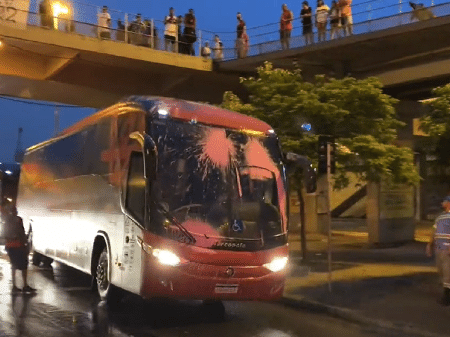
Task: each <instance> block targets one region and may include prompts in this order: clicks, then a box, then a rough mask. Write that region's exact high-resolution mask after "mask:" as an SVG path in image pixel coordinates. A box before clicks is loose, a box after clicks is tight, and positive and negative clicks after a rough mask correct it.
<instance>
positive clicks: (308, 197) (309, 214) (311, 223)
mask: <svg viewBox="0 0 450 337" xmlns="http://www.w3.org/2000/svg"><path fill="white" fill-rule="evenodd" d="M303 192H304V194H303V198H304V200H305V218H306V219H305V220H306V223H305V230H306V233H318V232H319V231H318V228H317V212H316V193H310V194H306V193H305V191H303ZM289 213H290V215H289V226H290V227H289V230H290V231H291V232H296V233H297V232H300V226H301V223H300V205H299V200H298V197H297V192H296V191H291V196H290V204H289Z"/></svg>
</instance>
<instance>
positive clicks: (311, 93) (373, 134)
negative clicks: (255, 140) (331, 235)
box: [222, 62, 420, 240]
mask: <svg viewBox="0 0 450 337" xmlns="http://www.w3.org/2000/svg"><path fill="white" fill-rule="evenodd" d="M241 82H242V83H243V84H244V85H245V86H246V87H247V89H248V90H249V92H250V98H249V103H246V104H244V103H243V102H241V100H240V99H239V98H238V97H237V96H236V95H234V94H233V93H231V92H226V93H225V94H224V99H223V103H222V107H224V108H227V109H230V110H234V111H238V112H241V113H244V114H248V115H251V116H254V117H256V118H259V119H261V120H263V121H265V122H267V123H268V124H269V125H271V126H272V127H273V128H274V130H275V131H276V133H277V134H278V136H279V137H280V140H281V144H282V146H283V148H284V150H286V151H292V152H296V153H299V154H303V155H306V156H307V157H308V158H309V159H310V160H311V161H312V162H313V163H316V164H317V139H318V135H319V134H324V135H331V136H334V137H335V139H336V142H337V144H338V146H337V153H336V158H337V164H336V174H335V175H334V188H337V189H340V188H343V187H345V186H347V185H348V184H349V177H348V173H349V172H353V173H355V174H356V175H357V177H358V178H359V180H360V181H362V182H367V181H374V182H379V181H381V180H382V179H383V180H385V181H388V182H391V183H408V184H415V183H417V182H418V181H419V179H420V177H419V174H418V173H417V170H416V167H415V165H414V155H413V152H412V151H411V149H409V148H404V147H398V146H396V145H395V141H396V138H397V129H398V128H399V127H402V126H404V123H402V122H401V121H399V120H397V119H396V118H395V117H396V112H395V108H394V105H395V104H396V103H397V100H396V99H394V98H392V97H390V96H388V95H386V94H384V93H383V91H382V84H381V83H380V82H379V80H378V79H376V78H367V79H364V80H356V79H354V78H351V77H347V78H344V79H334V78H326V77H325V76H316V78H315V81H314V82H313V83H308V82H306V81H304V80H303V78H302V75H301V70H300V69H296V70H294V71H289V70H284V69H274V68H273V66H272V64H271V63H269V62H266V63H265V64H264V65H263V66H261V67H259V68H258V76H257V77H256V78H254V77H249V78H241ZM305 122H307V123H310V124H311V125H312V128H313V131H314V132H313V133H309V132H305V131H303V130H302V128H301V125H302V124H303V123H305ZM291 181H292V182H293V184H294V188H295V189H296V190H298V191H299V190H300V188H301V179H299V176H298V172H297V174H296V175H294V176H292V177H291ZM299 198H300V195H299ZM302 221H303V219H302ZM303 223H304V222H303ZM302 240H303V239H302Z"/></svg>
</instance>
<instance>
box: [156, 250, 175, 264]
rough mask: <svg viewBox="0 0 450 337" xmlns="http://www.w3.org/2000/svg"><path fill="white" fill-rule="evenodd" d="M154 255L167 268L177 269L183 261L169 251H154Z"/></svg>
mask: <svg viewBox="0 0 450 337" xmlns="http://www.w3.org/2000/svg"><path fill="white" fill-rule="evenodd" d="M152 254H153V256H154V257H156V258H157V259H158V261H159V263H161V264H163V265H166V266H172V267H175V266H178V265H179V264H180V263H181V259H180V258H179V257H178V256H177V255H175V254H174V253H172V252H171V251H169V250H165V249H153V251H152Z"/></svg>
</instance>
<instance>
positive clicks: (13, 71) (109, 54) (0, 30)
mask: <svg viewBox="0 0 450 337" xmlns="http://www.w3.org/2000/svg"><path fill="white" fill-rule="evenodd" d="M0 38H1V40H2V42H3V46H2V48H1V49H0V94H1V95H7V96H13V97H21V98H30V99H35V100H46V101H55V102H61V103H66V104H74V105H81V106H89V107H97V108H98V107H102V106H105V105H108V104H111V103H113V102H115V101H117V100H118V99H120V98H121V97H123V96H126V95H134V94H154V95H162V96H171V97H180V98H184V99H190V100H195V101H214V102H219V101H220V100H221V98H222V93H223V92H224V91H225V90H237V91H239V90H241V89H240V87H239V81H238V78H237V77H236V76H235V75H227V74H219V73H216V72H213V71H212V67H213V64H212V61H211V60H210V59H206V58H201V57H192V56H187V55H181V54H176V53H171V52H165V51H159V50H154V49H151V48H148V47H142V46H136V45H132V44H127V43H119V42H115V41H108V40H99V39H97V38H95V37H88V36H83V35H79V34H69V33H66V32H62V31H57V30H44V29H43V28H40V27H35V26H29V27H27V29H26V30H22V29H17V28H14V27H8V26H4V25H1V24H0Z"/></svg>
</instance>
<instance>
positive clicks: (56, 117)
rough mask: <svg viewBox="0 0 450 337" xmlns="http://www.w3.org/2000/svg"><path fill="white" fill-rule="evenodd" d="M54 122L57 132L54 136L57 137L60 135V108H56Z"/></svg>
mask: <svg viewBox="0 0 450 337" xmlns="http://www.w3.org/2000/svg"><path fill="white" fill-rule="evenodd" d="M54 117H55V118H54V120H55V131H54V133H55V134H54V136H55V137H56V136H57V135H58V133H59V110H58V108H55V113H54Z"/></svg>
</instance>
